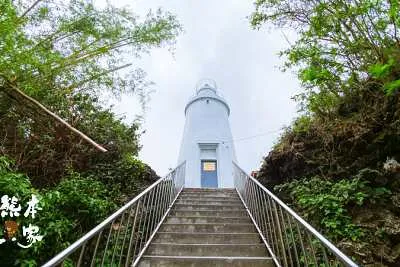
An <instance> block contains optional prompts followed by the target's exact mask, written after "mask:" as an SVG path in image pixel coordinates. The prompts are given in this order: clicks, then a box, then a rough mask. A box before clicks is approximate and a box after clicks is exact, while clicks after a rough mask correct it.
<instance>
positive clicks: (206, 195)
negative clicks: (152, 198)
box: [179, 192, 239, 198]
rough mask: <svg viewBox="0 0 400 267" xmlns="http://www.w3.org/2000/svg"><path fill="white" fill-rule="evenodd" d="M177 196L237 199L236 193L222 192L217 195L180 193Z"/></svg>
mask: <svg viewBox="0 0 400 267" xmlns="http://www.w3.org/2000/svg"><path fill="white" fill-rule="evenodd" d="M179 196H184V197H187V196H191V197H232V198H236V197H239V195H238V194H237V193H228V192H227V193H224V192H219V193H197V192H182V193H180V194H179Z"/></svg>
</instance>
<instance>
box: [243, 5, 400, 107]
mask: <svg viewBox="0 0 400 267" xmlns="http://www.w3.org/2000/svg"><path fill="white" fill-rule="evenodd" d="M255 7H256V10H255V12H254V13H253V14H252V15H251V18H250V19H251V25H252V26H253V27H254V28H259V27H261V26H262V25H263V24H264V23H267V22H268V23H271V24H273V25H275V26H277V27H290V28H292V29H295V30H296V31H297V33H298V36H299V38H298V40H297V41H296V42H295V43H293V44H291V45H290V47H289V49H287V50H285V51H283V52H281V55H284V56H286V57H287V61H286V63H285V65H284V69H287V68H291V67H295V68H297V69H298V75H299V78H300V81H301V82H302V83H303V85H304V87H305V88H306V91H305V93H304V94H302V95H300V96H299V99H300V100H305V102H306V105H307V107H306V109H307V108H308V110H309V111H313V112H318V111H324V112H329V109H330V108H332V107H333V106H334V105H335V104H336V103H337V101H336V99H337V98H339V97H340V96H343V95H348V94H351V93H353V92H354V91H359V90H361V87H362V86H361V85H360V82H361V81H365V80H369V81H370V82H371V83H376V84H377V85H379V86H378V87H380V88H381V89H383V90H384V91H385V92H386V93H387V94H392V93H394V92H395V91H396V90H397V89H398V88H400V80H399V77H398V76H399V75H398V74H399V67H398V64H395V62H399V61H400V52H399V51H400V33H399V30H400V16H399V14H400V4H399V2H398V1H397V0H388V1H386V0H312V1H309V0H257V1H256V2H255ZM316 101H317V102H319V103H320V105H318V106H316V105H315V102H316Z"/></svg>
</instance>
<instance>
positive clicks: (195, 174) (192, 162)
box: [178, 79, 236, 188]
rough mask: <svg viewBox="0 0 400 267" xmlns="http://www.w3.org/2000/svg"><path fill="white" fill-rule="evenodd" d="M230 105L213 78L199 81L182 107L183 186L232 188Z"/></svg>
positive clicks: (232, 159) (232, 147)
mask: <svg viewBox="0 0 400 267" xmlns="http://www.w3.org/2000/svg"><path fill="white" fill-rule="evenodd" d="M229 115H230V108H229V105H228V103H227V102H226V101H225V99H224V98H223V97H222V96H221V95H220V94H219V93H218V91H217V86H216V84H215V82H214V81H213V80H209V79H206V80H202V81H200V82H199V83H198V84H197V86H196V93H195V96H194V97H192V98H191V99H190V100H189V102H188V103H187V104H186V107H185V117H186V121H185V127H184V131H183V138H182V143H181V147H180V153H179V160H178V161H179V162H183V161H186V172H185V177H186V178H185V187H193V188H200V187H202V188H233V187H234V183H233V175H232V170H233V164H232V162H233V161H235V162H236V155H235V149H234V145H233V140H232V133H231V129H230V125H229Z"/></svg>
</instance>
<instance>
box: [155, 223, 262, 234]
mask: <svg viewBox="0 0 400 267" xmlns="http://www.w3.org/2000/svg"><path fill="white" fill-rule="evenodd" d="M160 231H162V232H179V231H182V232H191V233H249V232H250V233H251V232H255V231H256V229H255V227H254V225H253V224H251V223H236V224H228V223H218V224H217V223H209V224H207V223H198V224H191V223H189V224H185V223H176V224H175V223H174V224H172V223H171V224H168V223H164V224H162V225H161V227H160Z"/></svg>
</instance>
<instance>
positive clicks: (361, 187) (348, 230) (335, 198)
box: [276, 176, 391, 241]
mask: <svg viewBox="0 0 400 267" xmlns="http://www.w3.org/2000/svg"><path fill="white" fill-rule="evenodd" d="M276 189H277V190H281V191H282V190H283V191H287V192H288V193H289V194H290V196H291V197H292V198H293V201H294V203H295V205H296V206H297V207H298V208H300V209H301V211H302V215H303V216H305V217H306V218H307V219H308V220H311V222H312V223H314V225H316V226H317V227H318V228H320V229H322V231H323V232H324V233H325V234H326V235H327V236H328V237H330V238H332V239H333V240H336V241H337V240H340V239H343V238H344V239H348V240H353V241H357V240H360V238H362V237H363V236H364V233H363V230H362V228H360V227H358V226H356V225H355V224H354V223H353V222H352V218H351V215H350V214H349V210H348V208H349V207H351V206H354V205H358V206H361V205H365V204H366V202H369V203H375V202H377V201H384V200H385V199H387V198H388V196H390V193H391V192H390V190H388V189H387V188H385V187H374V186H371V185H370V183H369V182H368V181H366V180H361V179H360V178H359V177H356V178H353V179H344V180H340V181H337V182H333V181H329V180H325V179H322V178H320V177H317V176H315V177H312V178H304V179H301V180H294V181H292V182H290V183H287V184H284V185H280V186H277V187H276Z"/></svg>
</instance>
